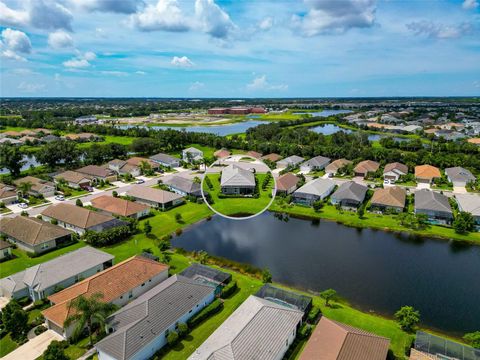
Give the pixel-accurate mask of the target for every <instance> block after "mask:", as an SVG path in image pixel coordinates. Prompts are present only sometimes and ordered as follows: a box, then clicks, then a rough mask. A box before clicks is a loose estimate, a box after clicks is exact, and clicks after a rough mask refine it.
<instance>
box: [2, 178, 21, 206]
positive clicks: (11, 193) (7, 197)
mask: <svg viewBox="0 0 480 360" xmlns="http://www.w3.org/2000/svg"><path fill="white" fill-rule="evenodd" d="M17 200H18V197H17V191H16V190H15V187H14V186H10V185H5V184H2V183H0V202H2V203H3V204H5V205H10V204H13V203H14V202H15V201H17Z"/></svg>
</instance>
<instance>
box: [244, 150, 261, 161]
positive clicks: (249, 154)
mask: <svg viewBox="0 0 480 360" xmlns="http://www.w3.org/2000/svg"><path fill="white" fill-rule="evenodd" d="M247 156H250V157H253V158H255V159H260V158H261V157H262V154H261V153H259V152H256V151H253V150H250V151H249V152H247Z"/></svg>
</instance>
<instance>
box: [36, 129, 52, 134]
mask: <svg viewBox="0 0 480 360" xmlns="http://www.w3.org/2000/svg"><path fill="white" fill-rule="evenodd" d="M33 131H35V133H40V132H41V133H44V134H45V135H48V134H51V133H52V130H48V129H44V128H37V129H34V130H33Z"/></svg>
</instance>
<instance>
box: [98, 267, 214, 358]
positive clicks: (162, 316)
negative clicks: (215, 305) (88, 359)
mask: <svg viewBox="0 0 480 360" xmlns="http://www.w3.org/2000/svg"><path fill="white" fill-rule="evenodd" d="M214 297H215V287H214V286H211V285H207V284H201V283H199V282H198V281H195V280H191V279H188V278H186V277H183V276H181V275H173V276H172V277H170V278H168V279H167V280H165V281H163V282H161V283H160V284H158V285H157V286H155V287H154V288H152V289H150V290H149V291H147V292H146V293H144V294H143V295H141V296H140V297H138V298H137V299H135V300H133V301H132V302H130V303H128V304H127V305H126V306H124V307H123V308H121V309H120V310H119V311H117V312H115V313H114V314H113V315H111V316H109V317H108V319H107V325H106V328H107V334H108V335H107V337H105V338H104V339H102V340H101V341H99V342H98V343H97V344H95V349H96V350H97V352H98V359H99V360H147V359H150V358H152V357H153V355H154V354H155V353H156V352H157V351H158V350H160V349H161V348H163V347H164V346H165V345H166V344H167V336H168V333H169V332H171V331H176V330H177V328H178V324H179V323H186V322H187V321H188V320H189V319H190V318H191V317H192V316H194V315H196V314H197V313H198V312H199V311H201V310H202V309H203V308H204V307H205V306H207V305H208V304H210V303H211V302H212V301H213V300H214Z"/></svg>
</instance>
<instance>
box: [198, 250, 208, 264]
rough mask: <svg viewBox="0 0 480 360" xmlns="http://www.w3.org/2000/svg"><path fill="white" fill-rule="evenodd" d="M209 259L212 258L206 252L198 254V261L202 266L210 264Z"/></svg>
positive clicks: (202, 251)
mask: <svg viewBox="0 0 480 360" xmlns="http://www.w3.org/2000/svg"><path fill="white" fill-rule="evenodd" d="M209 257H210V256H209V255H208V253H207V252H206V251H205V250H200V251H199V252H198V261H199V262H200V264H206V263H207V262H208V258H209Z"/></svg>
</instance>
